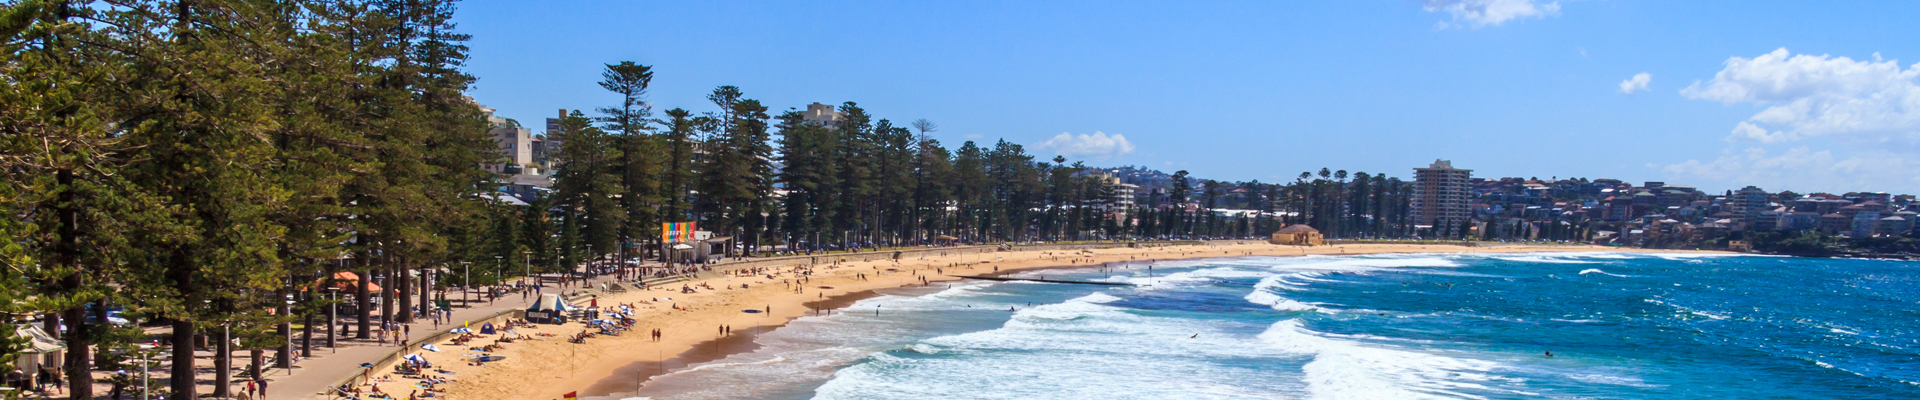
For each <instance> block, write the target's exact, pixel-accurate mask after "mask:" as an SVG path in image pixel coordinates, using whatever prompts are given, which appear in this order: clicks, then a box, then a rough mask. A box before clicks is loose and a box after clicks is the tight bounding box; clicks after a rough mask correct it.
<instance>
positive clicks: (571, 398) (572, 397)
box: [560, 391, 580, 400]
mask: <svg viewBox="0 0 1920 400" xmlns="http://www.w3.org/2000/svg"><path fill="white" fill-rule="evenodd" d="M578 393H580V392H578V391H573V392H567V394H563V395H560V397H561V398H564V399H567V400H577V399H579V398H580V397H579V395H578Z"/></svg>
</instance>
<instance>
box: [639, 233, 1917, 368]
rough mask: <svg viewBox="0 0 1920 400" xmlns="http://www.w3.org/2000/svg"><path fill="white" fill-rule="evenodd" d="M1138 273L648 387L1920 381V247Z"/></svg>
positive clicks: (1122, 270)
mask: <svg viewBox="0 0 1920 400" xmlns="http://www.w3.org/2000/svg"><path fill="white" fill-rule="evenodd" d="M1146 267H1147V265H1146V264H1145V263H1135V264H1129V265H1125V266H1123V267H1122V266H1116V267H1115V268H1112V269H1111V271H1103V270H1100V269H1097V268H1089V269H1082V270H1072V271H1061V270H1054V271H1046V272H1041V273H1043V274H1045V275H1046V276H1047V277H1048V278H1051V279H1062V278H1064V279H1078V280H1102V281H1109V282H1123V283H1129V284H1131V285H1130V286H1119V287H1106V286H1093V285H1069V284H1045V283H1022V282H1009V283H985V282H966V283H959V284H955V285H953V286H951V287H947V286H940V287H932V288H910V289H902V290H896V291H891V292H887V293H888V295H885V296H880V297H876V298H872V299H868V300H863V301H861V302H859V303H857V304H855V305H853V306H852V307H850V308H848V309H846V310H844V311H842V312H840V313H837V314H835V315H832V316H817V317H804V318H801V319H798V320H795V321H793V323H791V324H789V325H788V326H786V327H783V328H781V329H778V330H775V331H773V332H770V333H767V334H764V335H761V336H759V337H758V338H756V341H757V342H758V343H759V344H761V345H762V347H761V348H760V349H758V350H757V351H753V352H749V353H741V354H735V355H732V356H729V357H728V358H726V359H723V360H719V361H715V362H711V363H706V364H702V365H697V366H694V367H692V368H687V369H683V370H680V371H678V372H673V373H670V374H668V375H665V376H661V377H658V378H657V379H655V380H653V381H651V382H649V383H648V384H647V385H646V386H644V387H643V388H642V390H641V392H640V393H638V394H637V396H638V397H636V398H649V399H739V398H756V399H929V398H956V399H958V398H964V399H1036V398H1047V399H1247V398H1260V399H1274V398H1279V399H1426V398H1434V399H1454V398H1464V399H1509V398H1564V399H1687V398H1777V399H1879V398H1920V263H1912V262H1897V261H1875V260H1831V259H1805V258H1787V257H1759V256H1705V255H1674V254H1626V253H1529V254H1484V255H1464V254H1401V255H1371V256H1340V257H1322V256H1308V257H1241V258H1222V259H1209V260H1189V261H1177V262H1161V263H1155V264H1153V265H1152V271H1151V273H1150V272H1149V271H1148V270H1147V269H1146ZM1010 309H1011V311H1010ZM875 310H878V315H875V313H874V311H875ZM1549 351H1550V352H1552V353H1553V355H1554V356H1553V357H1547V356H1546V353H1547V352H1549Z"/></svg>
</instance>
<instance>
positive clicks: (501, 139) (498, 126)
mask: <svg viewBox="0 0 1920 400" xmlns="http://www.w3.org/2000/svg"><path fill="white" fill-rule="evenodd" d="M480 111H481V112H483V113H486V116H487V122H488V123H490V124H492V126H493V128H492V129H489V130H488V131H487V133H489V134H492V135H493V141H494V143H496V144H498V145H499V146H500V160H499V161H497V162H495V163H491V164H485V165H481V168H483V169H486V170H487V171H492V172H493V173H496V174H507V175H511V174H517V173H520V171H521V168H522V167H525V166H529V165H533V130H531V129H527V128H524V127H521V126H520V123H519V122H516V121H514V120H510V119H506V118H500V117H497V116H494V115H493V111H494V110H493V109H491V108H486V107H481V108H480Z"/></svg>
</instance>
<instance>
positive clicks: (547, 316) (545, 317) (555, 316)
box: [527, 294, 574, 324]
mask: <svg viewBox="0 0 1920 400" xmlns="http://www.w3.org/2000/svg"><path fill="white" fill-rule="evenodd" d="M573 308H574V307H573V305H572V304H567V300H566V299H562V298H560V295H557V294H543V295H540V301H536V302H533V306H531V307H527V321H528V322H533V323H541V324H564V323H567V311H570V310H573Z"/></svg>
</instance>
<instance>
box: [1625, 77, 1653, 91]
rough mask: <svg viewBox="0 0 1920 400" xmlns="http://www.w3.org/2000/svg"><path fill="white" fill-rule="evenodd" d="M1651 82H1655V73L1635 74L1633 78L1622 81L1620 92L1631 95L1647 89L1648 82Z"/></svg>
mask: <svg viewBox="0 0 1920 400" xmlns="http://www.w3.org/2000/svg"><path fill="white" fill-rule="evenodd" d="M1649 82H1653V74H1648V73H1645V72H1641V73H1638V74H1633V77H1632V78H1627V80H1624V81H1620V94H1628V95H1630V94H1633V93H1634V92H1644V91H1647V83H1649Z"/></svg>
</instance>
